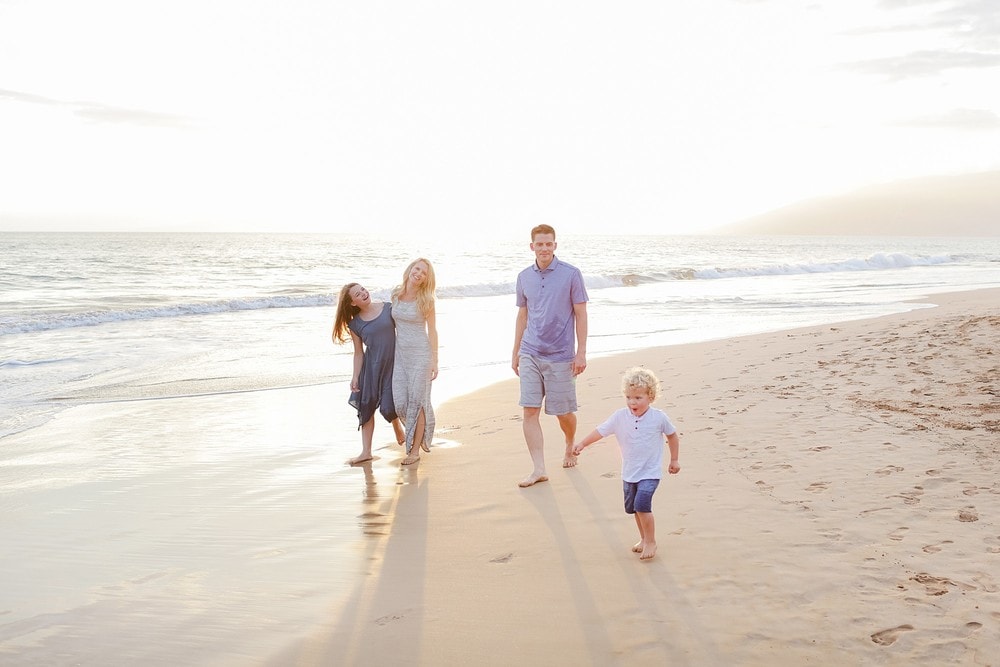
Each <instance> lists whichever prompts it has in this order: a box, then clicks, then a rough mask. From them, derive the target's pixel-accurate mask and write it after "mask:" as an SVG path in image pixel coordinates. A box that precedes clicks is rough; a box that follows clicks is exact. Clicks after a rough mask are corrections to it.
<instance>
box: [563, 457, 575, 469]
mask: <svg viewBox="0 0 1000 667" xmlns="http://www.w3.org/2000/svg"><path fill="white" fill-rule="evenodd" d="M575 467H576V454H566V455H565V456H563V468H575Z"/></svg>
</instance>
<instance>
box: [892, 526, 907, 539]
mask: <svg viewBox="0 0 1000 667" xmlns="http://www.w3.org/2000/svg"><path fill="white" fill-rule="evenodd" d="M909 530H910V529H909V528H907V527H906V526H900V527H899V528H897V529H896V530H894V531H892V532H891V533H889V539H890V540H892V541H894V542H900V541H902V539H903V538H904V537H906V533H907V532H909Z"/></svg>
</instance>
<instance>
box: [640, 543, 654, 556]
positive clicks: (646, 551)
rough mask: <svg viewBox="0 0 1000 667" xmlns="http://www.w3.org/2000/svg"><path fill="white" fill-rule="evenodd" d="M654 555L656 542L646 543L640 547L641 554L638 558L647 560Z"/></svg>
mask: <svg viewBox="0 0 1000 667" xmlns="http://www.w3.org/2000/svg"><path fill="white" fill-rule="evenodd" d="M655 555H656V542H652V543H649V544H646V545H645V546H643V548H642V555H640V556H639V560H649V559H650V558H652V557H653V556H655Z"/></svg>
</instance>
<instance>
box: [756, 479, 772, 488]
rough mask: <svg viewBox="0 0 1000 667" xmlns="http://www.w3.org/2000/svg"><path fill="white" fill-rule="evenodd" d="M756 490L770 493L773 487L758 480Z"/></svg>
mask: <svg viewBox="0 0 1000 667" xmlns="http://www.w3.org/2000/svg"><path fill="white" fill-rule="evenodd" d="M757 488H758V489H760V490H761V491H770V490H771V489H773V488H774V487H773V486H771V485H770V484H768V483H767V482H765V481H764V480H762V479H758V480H757Z"/></svg>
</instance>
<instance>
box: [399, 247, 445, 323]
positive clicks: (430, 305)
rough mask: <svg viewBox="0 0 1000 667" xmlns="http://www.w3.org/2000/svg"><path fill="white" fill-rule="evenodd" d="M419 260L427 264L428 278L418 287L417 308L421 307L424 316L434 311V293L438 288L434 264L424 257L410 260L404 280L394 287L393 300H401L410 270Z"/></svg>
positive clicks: (404, 272) (404, 273)
mask: <svg viewBox="0 0 1000 667" xmlns="http://www.w3.org/2000/svg"><path fill="white" fill-rule="evenodd" d="M419 262H423V263H424V264H426V265H427V280H425V281H424V283H423V284H422V285H420V286H419V287H417V308H419V309H420V312H421V313H422V314H423V316H424V317H427V316H428V315H430V314H431V313H433V312H434V293H435V290H436V289H437V282H436V280H435V278H434V265H432V264H431V263H430V262H429V261H428V260H426V259H424V258H423V257H417V258H416V259H415V260H413V261H412V262H410V264H409V265H408V266H407V267H406V270H405V271H403V282H402V283H401V284H399V285H396V287H394V288H393V289H392V302H393V303H394V304H395V303H398V302H399V296H400V295H401V294H402V293H403V290H404V289H406V281H407V280H409V278H410V271H412V270H413V267H414V266H416V265H417V264H418V263H419Z"/></svg>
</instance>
